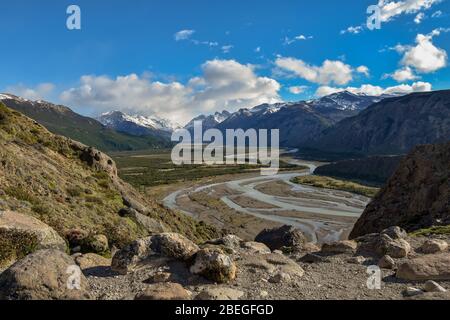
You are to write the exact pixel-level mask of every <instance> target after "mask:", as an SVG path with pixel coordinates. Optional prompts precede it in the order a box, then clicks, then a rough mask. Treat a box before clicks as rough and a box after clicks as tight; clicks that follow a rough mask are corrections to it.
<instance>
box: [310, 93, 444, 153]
mask: <svg viewBox="0 0 450 320" xmlns="http://www.w3.org/2000/svg"><path fill="white" fill-rule="evenodd" d="M449 140H450V90H445V91H435V92H424V93H412V94H409V95H406V96H402V97H392V98H387V99H384V100H382V101H380V102H378V103H376V104H373V105H371V106H370V107H368V108H367V109H366V110H363V111H362V112H361V113H359V114H358V115H356V116H354V117H350V118H347V119H344V120H342V121H340V122H338V123H337V124H335V125H334V126H332V127H330V128H328V129H327V130H325V131H324V132H323V133H322V134H321V135H319V136H318V137H317V138H316V139H313V140H312V141H310V142H309V143H306V144H304V145H303V146H304V147H307V148H310V149H311V150H312V151H311V152H314V151H315V152H317V153H318V154H320V153H322V154H339V153H341V154H346V155H347V156H348V157H358V156H359V157H361V156H367V155H393V154H397V155H398V154H405V153H407V152H409V151H410V150H411V149H412V148H413V147H414V146H416V145H419V144H428V143H441V142H446V141H449Z"/></svg>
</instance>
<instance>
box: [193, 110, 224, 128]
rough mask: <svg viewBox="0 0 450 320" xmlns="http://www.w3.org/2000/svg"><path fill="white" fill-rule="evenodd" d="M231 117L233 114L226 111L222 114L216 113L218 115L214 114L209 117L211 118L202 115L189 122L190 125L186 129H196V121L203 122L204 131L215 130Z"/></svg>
mask: <svg viewBox="0 0 450 320" xmlns="http://www.w3.org/2000/svg"><path fill="white" fill-rule="evenodd" d="M230 115H231V113H229V112H228V111H226V110H224V111H222V112H216V113H214V114H212V115H209V116H205V115H203V114H202V115H200V116H198V117H195V118H194V119H192V120H191V121H189V123H188V124H187V125H185V126H184V127H185V128H186V129H192V128H193V127H194V122H195V121H202V126H203V130H207V129H210V128H214V127H216V126H217V125H218V124H220V123H222V122H224V121H225V120H226V119H228V117H229V116H230Z"/></svg>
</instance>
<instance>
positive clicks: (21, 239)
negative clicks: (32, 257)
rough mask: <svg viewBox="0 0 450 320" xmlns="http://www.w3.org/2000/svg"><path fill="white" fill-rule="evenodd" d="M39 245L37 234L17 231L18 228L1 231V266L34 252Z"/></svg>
mask: <svg viewBox="0 0 450 320" xmlns="http://www.w3.org/2000/svg"><path fill="white" fill-rule="evenodd" d="M37 246H38V239H37V237H36V236H34V235H32V234H29V233H24V232H17V231H16V230H1V231H0V266H5V265H6V264H8V263H11V262H14V261H15V260H19V259H22V258H23V257H25V256H26V255H28V254H30V253H32V252H34V251H35V250H36V248H37Z"/></svg>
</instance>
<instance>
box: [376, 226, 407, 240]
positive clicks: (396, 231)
mask: <svg viewBox="0 0 450 320" xmlns="http://www.w3.org/2000/svg"><path fill="white" fill-rule="evenodd" d="M381 234H385V235H388V236H389V237H390V238H392V239H404V238H406V237H407V236H408V233H406V231H405V230H404V229H402V228H400V227H397V226H394V227H389V228H387V229H384V230H383V231H381Z"/></svg>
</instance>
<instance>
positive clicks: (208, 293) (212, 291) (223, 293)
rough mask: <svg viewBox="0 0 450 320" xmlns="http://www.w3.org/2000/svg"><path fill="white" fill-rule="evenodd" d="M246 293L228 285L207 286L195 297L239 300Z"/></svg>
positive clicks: (196, 298)
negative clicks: (227, 286)
mask: <svg viewBox="0 0 450 320" xmlns="http://www.w3.org/2000/svg"><path fill="white" fill-rule="evenodd" d="M244 294H245V293H244V292H243V291H241V290H237V289H232V288H226V287H217V288H206V289H204V290H203V291H202V292H200V293H199V294H198V295H197V296H196V297H195V300H239V299H240V298H242V297H243V296H244Z"/></svg>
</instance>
